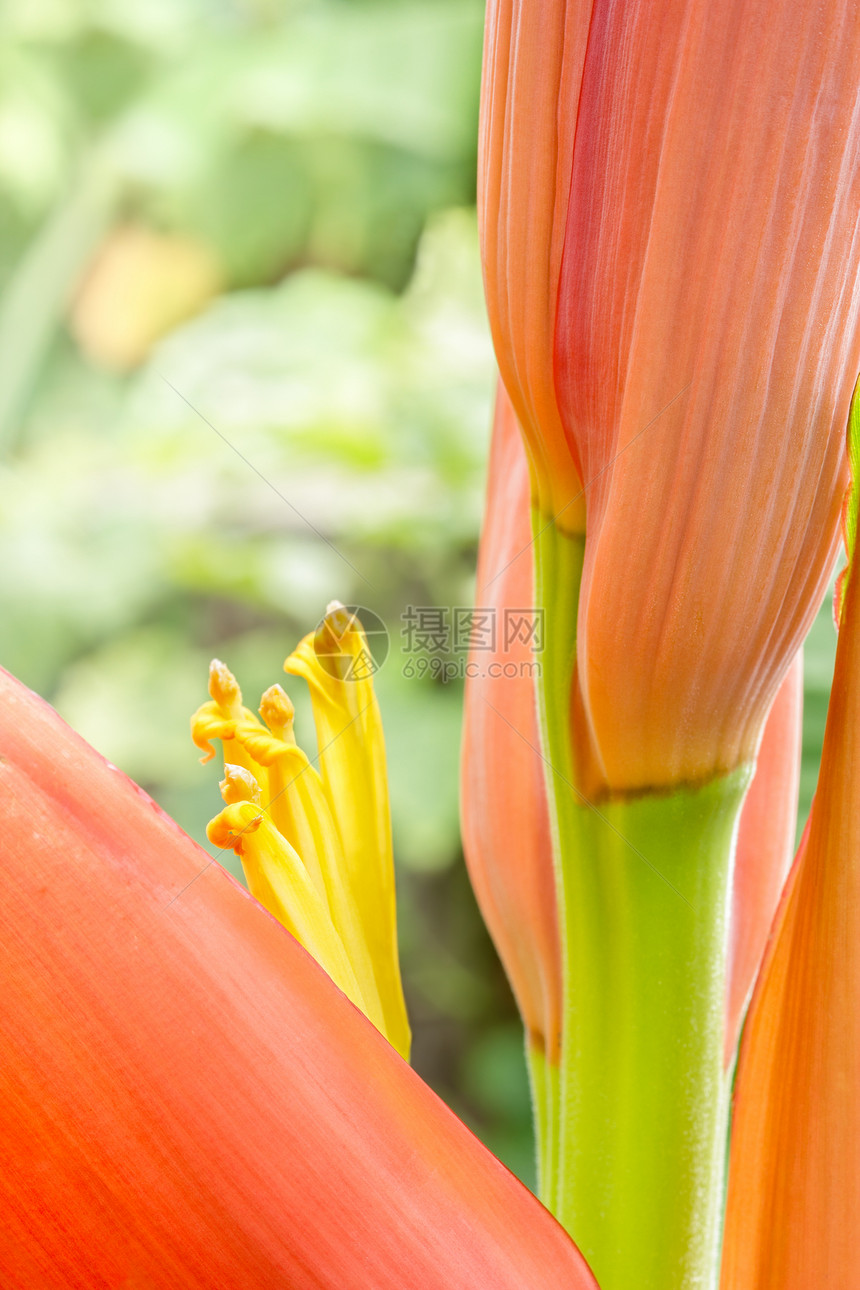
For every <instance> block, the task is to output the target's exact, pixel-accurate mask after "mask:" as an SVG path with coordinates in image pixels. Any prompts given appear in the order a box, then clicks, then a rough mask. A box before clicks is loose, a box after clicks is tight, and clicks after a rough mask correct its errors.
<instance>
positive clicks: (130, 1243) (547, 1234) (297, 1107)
mask: <svg viewBox="0 0 860 1290" xmlns="http://www.w3.org/2000/svg"><path fill="white" fill-rule="evenodd" d="M0 795H1V796H0V818H2V865H3V900H2V904H0V999H1V1000H2V1003H0V1052H2V1062H0V1097H2V1105H3V1114H2V1116H0V1157H2V1160H3V1168H2V1171H0V1200H1V1201H2V1204H0V1267H2V1270H3V1271H2V1282H3V1287H4V1290H33V1288H34V1287H39V1290H60V1288H62V1290H66V1288H72V1287H75V1288H79V1290H92V1288H93V1287H95V1286H105V1287H120V1286H126V1287H131V1286H135V1287H144V1286H146V1287H153V1288H157V1290H160V1288H162V1287H163V1288H164V1290H180V1288H184V1287H200V1290H203V1288H204V1287H205V1288H206V1290H212V1287H214V1286H229V1287H231V1290H252V1288H253V1290H259V1288H260V1287H263V1286H265V1287H275V1286H283V1287H290V1290H305V1288H307V1290H311V1288H313V1290H321V1288H326V1287H328V1288H330V1290H350V1288H351V1287H355V1288H356V1290H358V1288H359V1287H361V1290H367V1287H371V1286H372V1287H374V1288H377V1287H391V1288H392V1290H394V1288H395V1287H396V1288H397V1290H402V1287H403V1286H404V1285H414V1286H420V1287H422V1290H423V1288H424V1287H427V1288H428V1290H432V1288H433V1287H438V1288H439V1290H442V1288H443V1287H445V1288H446V1290H447V1288H449V1287H452V1286H462V1287H463V1288H464V1290H465V1288H466V1287H469V1288H471V1287H474V1286H486V1287H488V1288H489V1287H493V1290H496V1288H497V1287H510V1288H511V1290H514V1288H515V1287H516V1288H517V1290H519V1288H520V1287H523V1286H534V1287H542V1288H543V1287H547V1286H554V1287H559V1290H561V1288H562V1287H564V1288H565V1290H569V1287H571V1286H583V1287H593V1285H594V1283H593V1281H592V1280H591V1278H590V1276H589V1275H588V1273H587V1271H586V1270H585V1269H584V1266H583V1263H582V1261H581V1259H580V1258H579V1256H578V1255H577V1253H576V1251H575V1249H574V1247H573V1246H572V1245H571V1243H570V1242H569V1240H568V1239H567V1237H566V1236H565V1235H564V1233H563V1232H562V1231H561V1229H560V1228H559V1227H558V1226H557V1225H556V1223H555V1222H554V1220H553V1219H552V1218H551V1217H550V1216H549V1214H548V1213H546V1212H545V1211H544V1210H543V1209H542V1208H541V1207H540V1205H539V1204H538V1202H537V1201H536V1200H535V1199H534V1198H533V1197H532V1196H531V1195H530V1194H529V1193H528V1192H527V1191H526V1190H525V1189H524V1188H523V1187H521V1186H520V1184H519V1183H518V1182H516V1181H515V1180H514V1179H513V1177H512V1176H511V1175H510V1174H509V1173H508V1172H507V1171H506V1170H505V1169H504V1168H503V1167H502V1166H501V1165H500V1164H499V1163H498V1162H497V1161H496V1160H495V1159H494V1158H493V1157H492V1156H490V1155H489V1153H488V1152H486V1151H485V1150H484V1148H482V1147H481V1146H480V1144H479V1143H478V1142H477V1141H476V1140H475V1139H474V1138H473V1137H472V1136H471V1134H469V1133H468V1131H467V1130H466V1129H465V1128H464V1127H463V1126H462V1125H461V1124H460V1123H459V1122H458V1121H457V1120H456V1118H455V1117H454V1116H453V1115H452V1114H451V1113H450V1112H449V1111H448V1110H447V1109H446V1108H445V1107H444V1106H443V1105H442V1104H441V1103H440V1102H439V1101H438V1100H437V1099H436V1098H435V1097H434V1096H433V1094H432V1093H431V1092H430V1091H429V1090H428V1089H427V1088H426V1087H425V1086H424V1085H423V1084H422V1083H421V1081H420V1080H419V1079H418V1078H417V1077H416V1076H415V1075H414V1074H413V1072H412V1071H411V1070H410V1069H409V1068H408V1067H407V1066H406V1065H405V1063H403V1062H402V1061H401V1060H400V1059H399V1058H398V1057H397V1055H396V1054H395V1053H394V1052H393V1050H392V1049H391V1048H390V1047H389V1045H388V1044H387V1043H386V1042H385V1041H384V1040H383V1039H382V1038H381V1037H380V1036H379V1035H378V1034H377V1032H376V1031H375V1030H374V1028H373V1027H372V1026H371V1025H370V1023H369V1022H367V1021H366V1019H365V1018H364V1017H363V1016H361V1015H360V1014H359V1013H358V1012H357V1011H356V1010H355V1009H354V1008H353V1007H352V1006H351V1005H350V1004H349V1003H348V1002H347V1000H346V999H345V997H344V996H342V995H341V994H340V993H339V992H338V991H337V989H336V988H335V987H334V986H333V985H332V983H331V982H330V981H329V980H328V978H327V977H326V976H325V974H324V973H323V972H322V970H321V969H320V968H319V967H318V966H317V965H316V964H315V963H314V962H313V961H312V960H311V959H310V958H309V957H308V955H307V954H306V953H305V952H304V951H303V950H302V949H301V948H300V947H299V946H298V944H297V943H296V942H295V941H293V939H292V938H291V937H290V936H289V935H288V934H287V933H286V932H285V931H284V930H283V928H281V927H280V926H279V925H278V924H277V923H275V922H274V920H272V919H271V918H270V917H269V916H268V915H267V914H266V913H265V911H264V910H263V909H262V907H261V906H259V905H258V904H257V903H256V902H255V901H253V900H252V899H251V898H250V897H249V896H248V895H247V893H245V892H244V891H243V890H242V889H241V888H240V887H239V886H238V885H237V884H235V883H234V882H233V880H232V879H231V878H230V877H229V876H228V875H227V874H226V873H225V872H224V871H223V870H222V869H221V868H220V867H219V866H218V864H217V863H214V862H212V861H210V859H209V857H208V856H207V855H206V854H205V853H204V852H202V851H201V850H200V849H199V848H198V847H196V846H195V845H194V844H193V843H192V842H191V841H190V840H189V839H188V838H186V837H185V836H184V835H183V834H182V833H180V832H179V830H178V829H177V828H176V827H175V826H174V825H173V824H172V822H171V821H170V820H168V819H167V818H166V817H165V816H164V815H163V814H162V813H161V812H159V810H158V809H157V808H156V807H155V806H154V804H153V803H152V802H151V801H150V800H149V799H148V798H147V797H146V796H145V795H144V794H143V793H141V792H140V791H139V790H138V789H136V788H135V787H134V785H132V784H131V783H130V782H129V781H128V780H126V779H125V778H124V777H123V776H121V775H120V774H119V773H118V772H117V771H115V770H114V769H113V768H112V767H110V766H108V765H107V764H106V763H105V762H103V761H102V760H101V758H99V757H98V756H97V755H96V754H94V753H93V751H92V750H91V749H89V748H88V747H87V746H86V745H85V744H84V743H83V742H82V741H81V740H80V739H79V738H77V737H76V736H75V735H74V734H73V733H72V732H71V731H69V730H68V728H67V727H65V726H64V725H63V723H62V722H61V721H60V720H59V718H58V717H57V716H56V715H55V714H54V713H53V712H52V711H51V710H50V709H49V708H48V707H47V705H45V704H44V703H43V702H42V701H41V700H40V699H38V698H37V697H36V696H34V695H32V694H30V693H29V692H28V691H26V690H25V689H24V688H23V687H22V686H20V685H19V684H18V683H17V682H15V681H14V680H13V679H12V678H10V677H9V676H8V675H7V674H5V673H0Z"/></svg>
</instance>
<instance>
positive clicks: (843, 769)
mask: <svg viewBox="0 0 860 1290" xmlns="http://www.w3.org/2000/svg"><path fill="white" fill-rule="evenodd" d="M858 785H860V578H858V577H857V572H856V570H855V571H854V574H853V576H852V577H851V579H850V580H849V582H848V588H847V593H846V600H845V603H844V609H843V614H842V626H841V628H840V632H839V643H838V647H837V654H836V671H835V674H834V679H833V690H832V693H831V699H830V710H829V712H828V717H827V729H826V733H825V737H824V750H823V754H822V760H821V772H820V777H819V785H818V792H817V794H816V797H815V801H814V802H813V806H812V811H811V813H810V818H809V824H808V827H807V831H806V834H805V835H804V839H803V842H802V843H801V847H800V851H799V853H798V858H797V860H796V862H795V866H794V869H793V870H792V873H791V877H790V878H789V885H788V888H787V891H786V895H785V897H784V898H783V902H782V904H781V906H780V912H779V915H778V918H777V922H776V926H775V931H774V934H773V938H772V940H771V943H770V946H769V949H768V952H767V956H766V959H765V963H764V967H763V968H762V973H761V976H760V978H759V981H758V984H757V986H756V990H755V994H754V996H753V1001H752V1004H751V1007H750V1012H749V1016H748V1019H747V1024H746V1028H745V1031H744V1038H743V1042H742V1044H741V1056H740V1061H739V1066H738V1075H737V1082H736V1088H735V1114H734V1123H733V1128H732V1143H731V1158H730V1172H729V1192H728V1212H727V1218H726V1232H725V1245H724V1263H723V1280H722V1285H723V1287H724V1290H737V1287H743V1290H810V1287H813V1286H814V1287H818V1286H821V1287H825V1286H826V1287H827V1290H854V1287H856V1285H857V1248H858V1240H860V800H858V795H860V789H858Z"/></svg>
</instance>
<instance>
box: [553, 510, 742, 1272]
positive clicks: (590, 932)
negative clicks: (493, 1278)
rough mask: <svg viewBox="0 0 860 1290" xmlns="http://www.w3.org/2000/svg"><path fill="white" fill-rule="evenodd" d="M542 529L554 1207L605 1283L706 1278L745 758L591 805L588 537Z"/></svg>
mask: <svg viewBox="0 0 860 1290" xmlns="http://www.w3.org/2000/svg"><path fill="white" fill-rule="evenodd" d="M536 533H537V537H536V547H537V590H538V604H542V605H544V606H545V608H546V613H547V622H546V628H547V631H546V648H545V651H544V655H543V672H542V686H541V688H542V703H541V707H542V733H543V737H544V741H545V744H544V747H545V755H546V758H547V761H548V762H549V764H550V766H551V770H548V772H547V782H548V786H549V789H550V792H549V798H550V810H551V814H552V815H553V816H554V819H553V833H554V840H555V842H556V865H557V885H558V894H559V907H560V921H561V933H562V937H561V939H562V959H563V981H564V1005H563V1019H562V1060H561V1069H560V1092H559V1121H558V1177H557V1180H556V1183H555V1186H554V1188H553V1189H552V1194H553V1198H554V1200H555V1205H554V1208H555V1212H556V1214H557V1215H558V1217H559V1219H560V1220H561V1222H562V1223H563V1224H564V1225H565V1227H566V1228H567V1229H568V1231H569V1232H570V1233H571V1235H572V1236H573V1238H574V1239H575V1240H576V1242H577V1244H578V1245H579V1246H580V1248H581V1249H582V1252H583V1254H584V1255H585V1257H586V1258H587V1259H588V1261H589V1263H590V1265H591V1267H592V1270H593V1271H594V1274H595V1276H596V1277H597V1280H598V1282H599V1284H600V1286H601V1290H713V1287H715V1286H716V1283H717V1275H718V1265H719V1239H720V1229H721V1222H722V1204H723V1173H724V1158H725V1142H726V1132H727V1097H726V1081H725V1079H724V1077H723V1069H722V1046H723V1028H724V1016H725V975H726V944H727V912H728V896H729V884H730V879H731V866H732V858H733V849H734V836H735V829H736V823H737V816H738V813H739V810H740V806H741V803H742V801H743V796H744V793H745V791H746V787H747V784H748V782H749V775H750V770H749V768H748V767H742V768H740V769H739V770H737V771H735V772H734V773H733V774H731V775H729V776H726V777H724V778H721V779H718V780H714V781H712V782H711V783H709V784H707V785H704V786H702V787H698V788H692V787H691V788H689V789H679V790H677V791H674V792H672V793H656V792H655V793H650V794H643V795H640V796H636V797H631V798H626V799H621V800H614V799H612V798H608V799H605V800H601V801H599V802H594V801H592V802H588V801H586V799H585V797H584V795H583V793H582V792H581V791H580V790H579V787H578V784H577V778H576V767H575V764H574V754H573V751H572V743H571V735H570V715H569V713H570V703H569V694H570V684H571V677H572V672H573V664H574V661H575V630H576V626H575V624H576V605H577V601H578V593H579V579H580V574H579V570H581V560H582V554H581V553H582V542H581V539H571V538H568V537H566V536H565V535H563V534H560V533H559V532H558V530H556V529H555V527H554V526H549V527H546V528H544V529H543V530H542V531H541V527H540V524H538V525H536ZM563 582H566V585H562V584H563ZM550 615H552V617H551V616H550ZM547 1194H549V1192H548V1193H547Z"/></svg>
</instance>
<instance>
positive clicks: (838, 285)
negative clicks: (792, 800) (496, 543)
mask: <svg viewBox="0 0 860 1290" xmlns="http://www.w3.org/2000/svg"><path fill="white" fill-rule="evenodd" d="M858 58H860V27H858V24H857V21H856V12H855V9H854V6H853V5H852V4H850V3H848V2H847V0H838V2H837V3H833V4H831V5H828V6H827V8H826V11H824V12H822V11H820V9H819V7H818V6H815V5H801V6H799V7H798V6H797V5H795V4H792V3H789V0H776V3H774V0H750V2H749V3H745V4H743V5H735V4H714V3H712V0H666V2H665V3H661V4H660V5H659V6H655V5H653V4H650V3H645V2H644V0H635V2H634V3H628V4H623V5H622V4H611V3H608V0H593V2H591V3H589V2H588V0H490V2H489V4H488V12H487V36H486V44H485V60H484V83H483V100H482V127H481V153H480V192H479V204H480V216H481V231H482V245H483V260H484V274H485V282H486V288H487V300H488V307H489V314H490V320H491V326H492V329H493V334H494V339H495V344H496V350H497V355H498V358H499V364H500V368H501V373H502V377H503V379H504V381H505V385H506V386H507V389H508V391H509V394H510V395H511V398H512V400H513V403H514V406H515V409H516V412H517V415H518V417H519V419H520V421H521V424H522V426H523V433H524V436H525V439H526V442H527V445H528V448H529V456H530V461H531V467H532V473H533V476H534V484H533V490H534V495H535V499H536V504H537V507H538V511H539V516H540V518H539V521H538V523H539V526H541V527H542V526H544V525H548V524H549V522H550V521H552V527H551V529H550V534H549V536H552V535H553V532H554V530H556V529H558V530H561V531H562V532H564V533H566V534H569V535H570V534H576V533H578V532H581V531H582V528H583V526H584V521H583V517H582V516H581V515H580V514H579V513H578V508H579V506H580V505H581V503H582V500H583V499H582V498H581V497H580V498H576V494H577V493H578V492H581V491H582V490H584V493H585V501H586V502H587V511H588V517H587V528H588V545H587V550H586V553H585V567H584V570H583V572H582V587H581V593H580V596H579V600H578V610H577V614H578V634H577V672H578V677H579V682H580V685H581V688H582V696H583V708H584V715H585V722H586V725H587V729H588V732H589V734H590V736H591V738H592V740H593V745H594V754H595V757H596V759H597V762H598V766H599V769H600V771H601V774H602V776H603V778H604V781H605V783H606V784H607V785H608V786H609V788H610V789H611V791H616V792H617V791H625V792H629V791H631V790H633V791H644V790H646V789H648V788H649V787H652V786H658V787H660V788H666V787H670V786H672V785H677V784H679V783H683V782H701V781H703V780H706V779H708V778H710V777H713V776H714V775H715V774H717V773H723V772H728V771H731V770H732V769H733V768H735V767H737V766H738V765H740V764H741V763H743V762H748V761H750V760H751V759H752V758H753V756H754V754H755V750H756V747H757V745H758V742H759V738H760V734H761V729H762V725H763V720H764V715H765V713H766V712H767V710H768V709H769V707H770V704H771V702H772V700H773V696H774V694H775V692H776V689H777V686H778V683H779V681H780V679H781V677H782V675H783V674H784V673H785V671H786V669H787V667H788V664H789V661H790V660H791V658H792V657H793V656H794V655H795V654H796V652H797V649H798V647H799V645H800V643H801V641H802V639H803V637H804V635H805V634H806V631H807V629H808V627H809V625H810V623H811V620H812V616H813V614H814V612H815V610H816V609H817V607H818V605H819V604H820V602H821V600H822V598H823V596H824V592H825V588H826V584H827V580H828V577H829V573H830V569H831V566H832V561H833V557H834V555H835V550H836V546H835V544H836V540H837V536H836V535H837V517H838V510H839V505H840V502H841V498H842V493H843V491H844V486H845V482H846V477H845V468H844V454H843V431H844V426H845V424H846V420H847V414H848V404H849V399H850V394H851V386H852V384H853V380H854V376H855V374H856V371H857V368H858V365H860V330H858V316H857V312H858V311H857V303H856V301H857V282H858V268H860V233H858V227H857V225H858V219H857V211H858V209H860V167H858V165H857V158H858V154H860V113H858V108H857V100H856V77H855V75H854V70H853V69H854V67H855V66H856V65H857V61H858ZM576 480H579V481H580V487H579V488H577V487H576ZM569 497H573V498H575V499H576V500H575V502H571V503H570V504H568V499H569ZM631 732H636V733H635V737H632V734H631Z"/></svg>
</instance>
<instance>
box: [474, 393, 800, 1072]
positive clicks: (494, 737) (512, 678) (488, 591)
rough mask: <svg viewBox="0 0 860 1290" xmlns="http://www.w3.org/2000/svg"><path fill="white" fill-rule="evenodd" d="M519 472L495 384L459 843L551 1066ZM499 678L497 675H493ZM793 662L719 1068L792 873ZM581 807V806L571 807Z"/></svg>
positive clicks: (541, 775) (759, 796) (744, 820)
mask: <svg viewBox="0 0 860 1290" xmlns="http://www.w3.org/2000/svg"><path fill="white" fill-rule="evenodd" d="M529 510H530V504H529V473H528V463H527V459H526V454H525V451H524V449H523V445H522V441H521V437H520V432H519V427H518V424H517V419H516V415H515V413H514V411H513V408H512V405H511V402H510V400H509V398H508V397H507V394H506V392H505V389H504V386H503V385H501V383H500V384H499V388H498V391H497V396H496V413H495V421H494V426H493V441H492V447H491V453H490V470H489V481H488V486H487V505H486V511H485V516H484V527H483V532H482V536H481V550H480V556H479V562H478V575H477V590H476V599H477V604H478V606H479V607H480V608H481V609H484V610H487V611H489V613H490V615H492V620H493V621H494V623H495V628H496V634H495V645H494V648H493V649H488V648H479V649H474V650H473V652H472V655H471V657H470V671H471V673H472V674H471V675H469V676H468V677H467V681H466V697H465V710H464V733H463V754H462V814H463V843H464V847H465V852H466V860H467V863H468V866H469V874H470V877H471V879H472V884H473V886H474V888H475V893H476V895H477V898H478V903H479V904H480V907H481V913H482V914H483V916H484V920H485V922H486V923H487V926H488V927H489V929H490V932H491V934H492V936H493V940H494V941H495V944H496V948H497V950H498V952H499V956H500V958H501V959H502V962H503V963H504V965H505V970H506V971H507V974H508V977H509V979H510V982H511V986H512V988H513V991H514V994H515V995H516V999H517V1003H518V1005H519V1009H520V1013H521V1014H522V1017H523V1021H524V1023H525V1026H526V1030H527V1031H528V1034H529V1039H530V1042H531V1043H532V1044H533V1045H534V1046H536V1047H537V1048H539V1049H545V1051H546V1053H547V1056H548V1057H549V1059H550V1060H551V1061H553V1062H557V1061H558V1056H559V1044H560V1026H561V992H562V987H561V967H560V947H559V928H558V911H557V902H556V891H555V875H554V872H553V858H552V841H551V836H550V826H549V818H548V811H547V802H546V775H547V766H546V763H545V761H544V759H543V757H542V755H541V751H540V731H539V729H538V720H537V695H536V673H535V665H537V666H538V667H539V666H540V664H541V654H540V650H538V651H536V652H535V651H533V649H532V646H531V645H530V644H527V643H525V642H524V641H523V640H517V639H514V640H513V641H511V642H506V640H505V637H504V628H505V622H506V617H505V616H506V614H507V613H508V612H509V611H511V612H513V613H518V614H521V615H524V616H525V617H528V615H529V613H530V612H532V613H533V610H530V608H529V607H530V606H533V604H534V574H533V550H532V532H531V525H530V523H529ZM506 669H507V670H506ZM802 697H803V660H802V656H801V655H800V654H798V655H797V657H796V658H795V660H794V663H793V664H792V666H791V668H790V669H789V672H788V675H787V676H786V678H785V680H784V681H783V683H782V687H781V688H780V691H779V693H778V695H777V697H776V700H775V701H774V704H773V708H772V709H771V711H770V713H769V715H768V719H767V723H766V725H765V730H764V735H763V737H762V742H761V747H760V748H759V752H758V757H757V760H756V771H755V775H754V777H753V781H752V784H751V785H750V789H749V792H748V793H747V797H746V800H745V802H744V806H743V810H742V812H741V818H740V825H739V831H738V844H737V857H736V863H735V871H734V883H733V891H732V919H731V946H730V953H729V965H730V972H729V987H728V999H727V1004H726V1007H727V1018H726V1064H727V1065H728V1064H729V1063H730V1062H731V1061H732V1060H733V1058H734V1055H735V1050H736V1047H737V1040H738V1032H739V1030H740V1025H741V1022H742V1020H743V1015H744V1009H745V1007H746V1004H747V1000H748V997H749V993H750V990H751V989H752V985H753V981H754V980H755V976H756V973H757V972H758V969H759V966H760V963H761V959H762V955H763V953H764V947H765V943H766V941H767V937H768V933H769V931H770V928H771V924H772V922H773V917H774V914H775V912H776V907H777V904H778V902H779V898H780V893H781V891H782V886H783V882H784V881H785V877H786V873H787V871H788V867H789V865H790V863H791V849H792V846H793V842H794V828H795V820H796V816H797V788H798V779H799V772H800V737H801V726H802V720H801V718H802ZM582 805H583V808H584V809H588V806H587V803H586V801H585V799H584V798H583V799H582Z"/></svg>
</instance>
